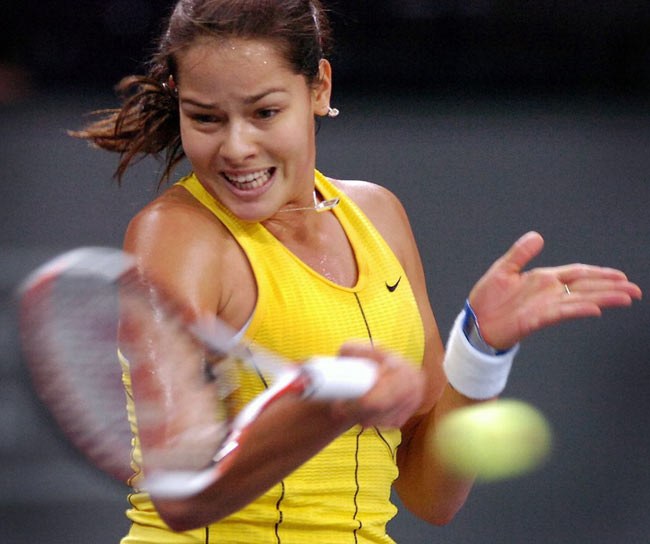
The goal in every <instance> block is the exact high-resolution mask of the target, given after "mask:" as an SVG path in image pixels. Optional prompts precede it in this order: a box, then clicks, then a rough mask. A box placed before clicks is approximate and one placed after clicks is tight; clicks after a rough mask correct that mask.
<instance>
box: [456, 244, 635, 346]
mask: <svg viewBox="0 0 650 544" xmlns="http://www.w3.org/2000/svg"><path fill="white" fill-rule="evenodd" d="M543 246H544V240H543V238H542V237H541V236H540V235H539V234H538V233H536V232H529V233H527V234H525V235H524V236H522V237H521V238H519V240H517V241H516V242H515V243H514V245H513V246H512V247H511V248H510V249H509V250H508V252H507V253H505V254H504V255H503V256H502V257H501V258H499V259H498V260H497V261H496V262H495V263H494V264H493V265H492V266H491V267H490V268H489V269H488V271H487V272H486V273H485V274H484V275H483V277H482V278H481V279H480V280H479V281H478V283H477V284H476V285H475V286H474V288H473V289H472V291H471V293H470V295H469V302H470V304H471V306H472V308H473V309H474V312H475V314H476V316H477V319H478V323H479V327H480V330H481V334H482V336H483V338H484V340H485V341H486V342H487V343H488V344H489V345H491V346H492V347H494V348H496V349H507V348H510V347H512V346H514V345H515V344H516V343H517V342H519V341H520V340H521V339H523V338H524V337H526V336H528V335H529V334H531V333H532V332H534V331H536V330H539V329H542V328H544V327H547V326H549V325H553V324H555V323H558V322H560V321H565V320H568V319H575V318H579V317H587V316H599V315H601V313H602V312H601V310H602V309H603V308H607V307H614V306H629V305H630V304H632V300H633V299H640V298H641V289H640V288H639V287H638V286H637V285H635V284H633V283H631V282H629V281H628V280H627V277H626V275H625V274H624V273H623V272H621V271H620V270H615V269H612V268H602V267H599V266H591V265H584V264H568V265H564V266H557V267H552V268H534V269H532V270H528V271H525V272H523V271H522V270H523V268H524V267H525V266H526V265H527V264H528V263H529V262H530V261H531V260H532V259H533V258H534V257H535V256H537V255H538V254H539V252H540V251H541V250H542V247H543Z"/></svg>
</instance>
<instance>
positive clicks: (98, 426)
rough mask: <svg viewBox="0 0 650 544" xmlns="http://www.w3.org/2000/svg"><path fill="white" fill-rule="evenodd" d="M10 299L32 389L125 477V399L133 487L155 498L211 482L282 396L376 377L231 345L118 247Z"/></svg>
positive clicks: (340, 365) (231, 339)
mask: <svg viewBox="0 0 650 544" xmlns="http://www.w3.org/2000/svg"><path fill="white" fill-rule="evenodd" d="M19 303H20V305H19V307H20V331H21V339H22V344H23V347H24V352H25V355H26V358H25V359H26V362H27V365H28V367H29V370H30V373H31V376H32V382H33V384H34V389H35V391H36V393H37V395H38V396H39V397H40V399H41V400H42V401H43V403H44V404H45V405H46V407H47V408H48V409H49V411H50V412H51V413H52V415H53V416H54V419H55V420H56V422H57V423H58V425H59V426H60V427H61V429H62V430H63V432H64V434H65V435H66V437H67V438H68V439H69V440H70V441H71V442H72V443H73V444H74V446H76V448H78V449H79V450H81V452H82V453H84V454H85V456H86V457H87V458H88V459H89V460H90V461H91V462H93V463H94V464H95V465H97V466H99V468H101V469H103V470H104V471H106V472H108V473H110V474H111V475H113V476H115V477H117V478H118V479H120V480H122V481H129V479H130V478H131V477H132V476H133V471H132V470H131V469H130V468H129V467H130V463H131V455H132V438H133V430H134V429H132V428H131V426H130V425H129V421H128V420H127V409H126V406H127V396H130V395H131V394H133V396H132V400H133V399H134V400H133V402H131V403H130V404H129V406H130V407H131V409H134V414H135V417H132V418H131V419H132V421H131V424H133V425H134V426H137V434H138V437H139V441H140V444H141V448H142V459H141V460H138V461H139V462H140V461H141V464H142V465H143V466H144V480H143V483H142V485H139V486H138V487H139V488H142V489H144V490H146V491H148V492H149V493H151V494H152V495H154V496H158V497H161V498H180V497H186V496H191V495H194V494H196V493H199V492H200V491H202V490H203V489H205V488H207V487H208V486H209V485H210V484H211V483H213V482H214V481H216V480H217V479H218V478H219V477H220V476H221V475H222V474H223V473H224V472H225V471H226V470H227V469H228V466H229V465H230V463H231V461H232V460H233V459H234V457H235V456H236V455H237V451H238V449H239V448H240V447H245V444H244V445H243V440H242V438H243V437H244V436H245V433H246V429H247V428H248V427H249V425H250V424H251V423H252V422H253V421H255V419H256V418H257V416H258V415H259V414H260V413H261V412H262V411H263V410H264V409H265V408H266V407H267V406H268V405H269V404H271V403H272V402H273V401H275V400H276V399H278V398H279V397H281V396H283V395H285V394H288V393H291V394H294V395H299V396H301V397H303V398H307V397H310V398H313V399H325V400H327V399H351V398H358V397H360V396H362V395H364V394H365V393H366V392H367V391H368V390H369V389H370V388H371V387H372V386H373V385H374V383H375V380H376V372H377V371H376V365H375V363H373V362H372V361H369V360H366V359H358V358H349V357H315V358H312V359H309V360H307V361H306V362H304V363H303V364H296V363H291V362H289V361H286V360H284V359H282V358H281V357H279V356H277V355H274V354H271V353H269V352H267V351H265V350H263V349H262V348H260V347H259V346H255V345H252V344H250V343H246V342H244V341H242V340H240V339H238V338H237V334H235V332H234V331H233V330H232V329H231V328H230V327H229V326H227V325H226V324H225V323H223V322H222V321H220V320H219V319H218V318H217V317H213V316H211V317H209V318H206V319H204V320H199V321H197V320H190V319H189V318H188V314H187V312H184V311H183V308H182V306H181V305H179V304H177V303H176V302H175V301H174V300H173V298H171V297H170V296H168V295H167V294H166V293H164V291H163V290H162V289H160V288H158V287H156V285H155V284H154V283H153V282H151V281H150V280H149V279H147V278H145V277H144V276H143V275H142V274H140V273H139V272H138V271H137V269H136V266H135V261H134V259H133V258H132V257H131V256H130V255H128V254H126V253H124V252H123V251H120V250H116V249H110V248H80V249H76V250H72V251H70V252H67V253H64V254H63V255H61V256H59V257H57V258H55V259H54V260H52V261H50V262H48V263H46V264H45V265H43V266H41V267H40V268H38V269H37V270H36V271H34V272H33V273H32V274H31V275H30V276H29V277H28V278H27V279H26V280H25V281H24V282H23V284H22V286H21V289H20V299H19ZM118 336H119V341H118ZM118 348H119V357H118ZM120 359H121V362H122V364H123V365H124V368H121V366H120ZM123 373H124V374H123ZM123 379H124V383H123ZM125 385H126V392H127V396H125ZM132 415H133V414H132ZM139 464H140V463H139Z"/></svg>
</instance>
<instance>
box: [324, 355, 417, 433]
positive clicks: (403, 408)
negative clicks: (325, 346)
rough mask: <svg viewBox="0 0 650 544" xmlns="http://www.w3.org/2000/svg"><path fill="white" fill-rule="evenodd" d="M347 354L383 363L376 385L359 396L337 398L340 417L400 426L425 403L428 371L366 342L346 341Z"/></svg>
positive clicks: (337, 414) (394, 426) (377, 424)
mask: <svg viewBox="0 0 650 544" xmlns="http://www.w3.org/2000/svg"><path fill="white" fill-rule="evenodd" d="M339 354H340V355H342V356H345V357H365V358H367V359H371V360H373V361H375V362H376V363H377V365H378V367H379V372H378V374H377V381H376V382H375V385H374V386H373V387H372V389H370V391H368V392H367V393H366V394H365V395H364V396H362V397H361V398H359V399H355V400H352V401H350V400H346V401H335V402H334V404H333V410H334V414H335V415H336V416H337V418H341V419H344V420H346V421H351V422H352V423H359V424H361V425H362V426H364V427H372V426H377V427H383V428H400V427H402V425H404V424H405V423H406V422H407V421H408V420H409V418H410V417H411V416H412V415H413V414H414V413H415V412H416V410H417V409H418V408H419V407H420V406H421V404H422V400H423V397H424V390H425V383H424V375H423V374H422V373H421V372H420V371H419V370H418V369H416V368H415V367H414V366H413V365H410V364H408V363H407V362H406V361H404V360H403V359H401V358H400V357H398V356H396V355H394V354H392V353H389V352H386V351H382V350H380V349H377V348H374V347H372V346H370V345H364V344H353V343H349V344H344V345H343V346H342V347H341V349H340V352H339Z"/></svg>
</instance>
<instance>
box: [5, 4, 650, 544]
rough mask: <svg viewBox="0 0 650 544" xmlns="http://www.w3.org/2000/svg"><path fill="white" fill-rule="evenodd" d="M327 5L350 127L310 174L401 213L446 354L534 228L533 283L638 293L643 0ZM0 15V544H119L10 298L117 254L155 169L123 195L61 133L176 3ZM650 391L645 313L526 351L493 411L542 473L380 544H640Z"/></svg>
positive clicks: (646, 134)
mask: <svg viewBox="0 0 650 544" xmlns="http://www.w3.org/2000/svg"><path fill="white" fill-rule="evenodd" d="M327 5H328V7H329V8H330V9H331V11H332V20H333V26H334V33H335V37H336V41H337V47H336V53H335V55H334V57H333V65H334V71H335V92H334V98H333V105H335V106H336V107H338V108H339V109H341V112H342V114H341V116H340V117H339V118H337V119H336V120H329V119H325V120H323V122H322V123H321V128H320V132H319V136H318V138H319V144H318V145H319V158H318V166H319V167H320V168H321V169H322V170H323V171H324V172H326V173H327V174H329V175H331V176H334V177H347V178H362V179H370V180H373V181H376V182H378V183H381V184H383V185H385V186H387V187H389V188H390V189H391V190H393V191H394V192H395V193H396V194H397V195H398V196H399V197H400V198H401V199H402V201H403V203H404V205H405V207H406V209H407V211H408V212H409V215H410V217H411V222H412V225H413V228H414V231H415V233H416V237H417V239H418V242H419V245H420V250H421V253H422V259H423V262H424V265H425V269H426V272H427V277H428V281H429V294H430V297H431V300H432V304H433V306H434V310H435V312H436V316H437V319H438V322H439V325H440V329H441V331H442V333H443V336H446V334H447V331H448V330H449V328H450V327H451V324H452V321H453V319H454V317H455V315H456V313H457V312H458V310H459V309H460V307H461V305H462V302H463V299H464V297H465V296H466V294H467V293H468V291H469V289H470V288H471V286H472V284H473V283H474V281H476V279H477V278H478V277H479V276H480V275H481V273H482V272H483V271H484V270H485V269H486V268H487V266H489V264H490V263H491V262H492V260H493V259H494V258H496V257H497V256H498V255H499V254H501V253H502V252H503V251H505V250H506V249H507V247H508V246H509V245H510V243H511V242H512V241H514V239H516V237H518V236H519V235H520V234H522V233H523V232H525V231H526V230H529V229H536V230H539V231H540V232H541V233H542V234H543V235H544V236H545V238H546V240H547V247H546V249H545V251H544V252H543V254H542V255H541V256H540V257H539V258H538V259H537V260H536V261H535V264H536V265H544V266H546V265H556V264H561V263H565V262H574V261H582V262H590V263H595V264H605V265H611V266H615V267H618V268H622V269H624V270H625V271H626V272H627V273H628V275H629V276H630V277H631V278H632V279H633V280H634V281H636V282H638V283H639V284H640V285H641V287H642V288H644V290H645V292H646V295H647V294H648V293H650V281H649V271H650V243H649V242H650V214H649V213H648V205H649V204H650V109H649V106H650V100H649V97H650V3H648V2H647V0H644V1H641V0H639V1H632V0H619V1H616V2H609V1H605V0H599V1H596V0H594V1H586V0H582V1H580V0H575V1H567V2H554V1H553V2H552V1H535V2H533V1H530V0H519V1H516V0H469V1H465V2H463V1H454V0H441V1H419V2H418V1H413V0H402V1H398V0H392V1H390V0H377V1H358V2H344V1H342V0H339V1H332V2H327ZM0 6H1V7H2V9H1V11H0V161H1V162H0V176H2V184H1V185H0V191H1V195H2V198H1V200H0V206H1V208H0V296H1V297H2V307H1V311H0V353H2V360H1V363H0V380H1V381H0V433H1V436H2V439H1V440H0V481H1V482H2V485H1V486H0V542H3V543H4V542H7V543H22V542H43V543H59V542H60V543H63V542H66V543H70V542H93V543H97V544H103V543H115V542H117V541H118V540H119V537H120V536H121V535H122V534H123V533H124V532H125V531H126V527H127V524H126V522H125V519H124V515H123V511H124V509H125V508H126V506H127V504H126V500H125V495H126V490H125V489H123V488H122V487H121V486H119V485H118V484H113V483H112V482H108V481H106V480H105V479H104V478H103V476H101V475H100V474H98V473H96V472H95V471H94V470H92V469H90V468H88V467H86V466H85V465H84V464H83V463H81V462H80V460H79V458H78V457H77V456H76V455H75V453H74V452H73V451H71V449H70V448H69V447H68V446H67V444H66V443H65V441H63V440H62V439H61V438H60V436H59V435H58V433H57V431H56V430H55V429H54V428H52V426H51V425H50V424H49V419H48V416H47V414H46V413H45V412H44V410H43V409H42V408H41V406H40V405H39V404H38V402H36V401H35V400H34V399H33V397H32V396H31V390H30V386H29V380H28V377H27V375H26V373H25V370H24V367H23V365H22V360H21V355H20V350H19V345H18V338H17V331H16V325H15V319H14V318H15V306H14V297H13V293H14V291H15V287H16V284H17V283H18V282H19V281H20V279H21V278H22V277H24V275H25V274H26V273H27V272H28V271H29V270H31V269H32V268H33V267H35V266H36V265H38V264H40V263H41V262H43V261H44V260H45V259H46V258H48V257H50V256H52V255H54V254H56V253H57V252H60V251H62V250H65V249H68V248H71V247H75V246H79V245H112V246H119V245H120V243H121V237H122V233H123V231H124V228H125V226H126V224H127V222H128V219H129V217H131V216H132V215H133V214H134V213H135V212H136V211H137V210H138V209H139V208H141V207H142V206H143V205H144V204H145V203H146V202H147V201H148V200H149V199H151V198H152V197H153V196H154V195H155V191H156V182H157V176H156V174H157V172H158V171H159V165H158V164H157V163H155V162H154V161H152V160H145V161H143V162H142V163H140V164H139V165H137V166H136V167H135V168H134V169H133V170H132V171H131V172H130V173H129V174H128V175H127V177H126V179H125V183H124V186H123V187H122V188H119V189H118V188H117V187H116V185H115V184H114V182H113V180H112V173H113V170H114V168H115V166H116V157H114V156H110V155H108V154H106V153H103V152H99V151H95V150H91V149H88V147H87V146H86V144H85V143H83V142H79V141H76V140H73V139H72V138H69V137H67V135H66V133H65V130H66V129H74V128H78V127H79V126H81V125H82V124H83V122H84V114H85V113H86V112H88V111H90V110H93V109H98V108H103V107H111V106H115V105H116V101H115V98H114V96H113V94H112V87H113V85H114V84H115V83H116V82H117V80H119V79H120V78H121V77H122V76H124V75H127V74H129V73H132V72H133V71H138V70H139V69H140V67H141V65H142V63H143V61H144V60H145V59H146V57H147V56H148V54H149V52H150V51H151V48H152V46H151V40H152V38H153V37H154V36H155V35H157V33H158V31H159V29H160V25H161V19H162V18H163V17H164V16H165V15H166V14H167V12H168V11H169V9H170V2H163V1H158V2H156V1H153V0H85V1H67V2H63V1H60V0H59V1H56V0H50V1H40V2H37V1H36V0H24V1H23V2H7V1H4V2H2V3H1V4H0ZM186 170H187V166H186V165H182V166H181V167H179V171H178V174H179V175H180V174H182V173H183V172H185V171H186ZM646 298H647V297H646ZM649 385H650V312H648V304H647V302H646V301H642V302H640V303H637V304H635V305H634V307H632V308H630V309H617V310H612V311H610V312H607V313H606V314H605V315H604V316H603V317H602V318H600V319H597V320H596V319H590V320H584V321H580V322H575V323H569V324H564V325H561V326H559V327H555V328H553V329H550V330H546V331H543V332H541V333H539V334H537V335H535V336H534V337H532V338H530V339H528V340H526V341H525V342H524V345H523V349H522V351H521V353H520V355H519V356H518V360H517V362H516V366H515V368H514V371H513V374H512V377H511V380H510V384H509V387H508V389H507V391H506V396H513V397H519V398H523V399H525V400H527V401H529V402H531V403H533V404H534V405H536V406H538V407H539V408H540V409H542V411H544V412H545V413H546V415H547V416H548V418H549V420H550V422H551V425H552V426H553V428H554V430H555V448H554V453H553V456H552V458H551V460H550V461H549V463H548V464H547V465H545V466H544V467H543V468H542V469H540V470H539V471H537V472H535V473H533V474H531V475H529V476H526V477H521V478H517V479H515V480H511V481H506V482H500V483H494V484H490V485H479V486H477V487H476V489H475V490H474V492H473V493H472V495H471V497H470V499H469V501H468V503H467V504H466V505H465V507H464V508H463V510H462V511H461V512H460V513H459V515H458V516H457V517H456V518H455V520H454V521H453V522H452V523H451V524H450V525H448V526H446V527H444V528H436V527H431V526H428V525H427V524H425V523H423V522H419V521H417V520H415V519H414V518H413V517H412V516H411V515H410V514H409V513H408V512H406V511H404V510H403V509H402V511H401V513H400V514H399V515H398V517H397V518H396V519H395V521H394V522H392V524H391V526H390V532H391V534H392V535H393V536H394V538H395V539H396V540H398V542H401V543H403V544H405V543H420V542H421V543H424V542H440V543H446V542H449V543H452V542H453V543H454V544H459V543H460V544H462V543H477V542H478V543H520V542H522V543H540V544H541V543H548V542H554V543H571V544H575V543H582V542H589V543H603V544H605V543H607V544H610V543H611V544H618V543H622V542H625V543H644V542H647V541H648V534H649V533H650V516H649V512H648V504H650V466H649V462H648V455H649V452H650V437H649V434H648V431H649V425H648V423H649V417H648V415H649V414H650V402H649V401H648V392H649Z"/></svg>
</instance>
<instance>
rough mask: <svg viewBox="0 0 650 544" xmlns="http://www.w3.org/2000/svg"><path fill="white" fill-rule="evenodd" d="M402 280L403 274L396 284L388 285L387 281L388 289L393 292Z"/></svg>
mask: <svg viewBox="0 0 650 544" xmlns="http://www.w3.org/2000/svg"><path fill="white" fill-rule="evenodd" d="M400 281H402V276H400V277H399V278H398V280H397V282H396V283H395V284H394V285H388V282H386V289H388V290H389V291H390V292H391V293H392V292H393V291H394V290H395V289H397V286H398V285H399V282H400Z"/></svg>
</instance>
